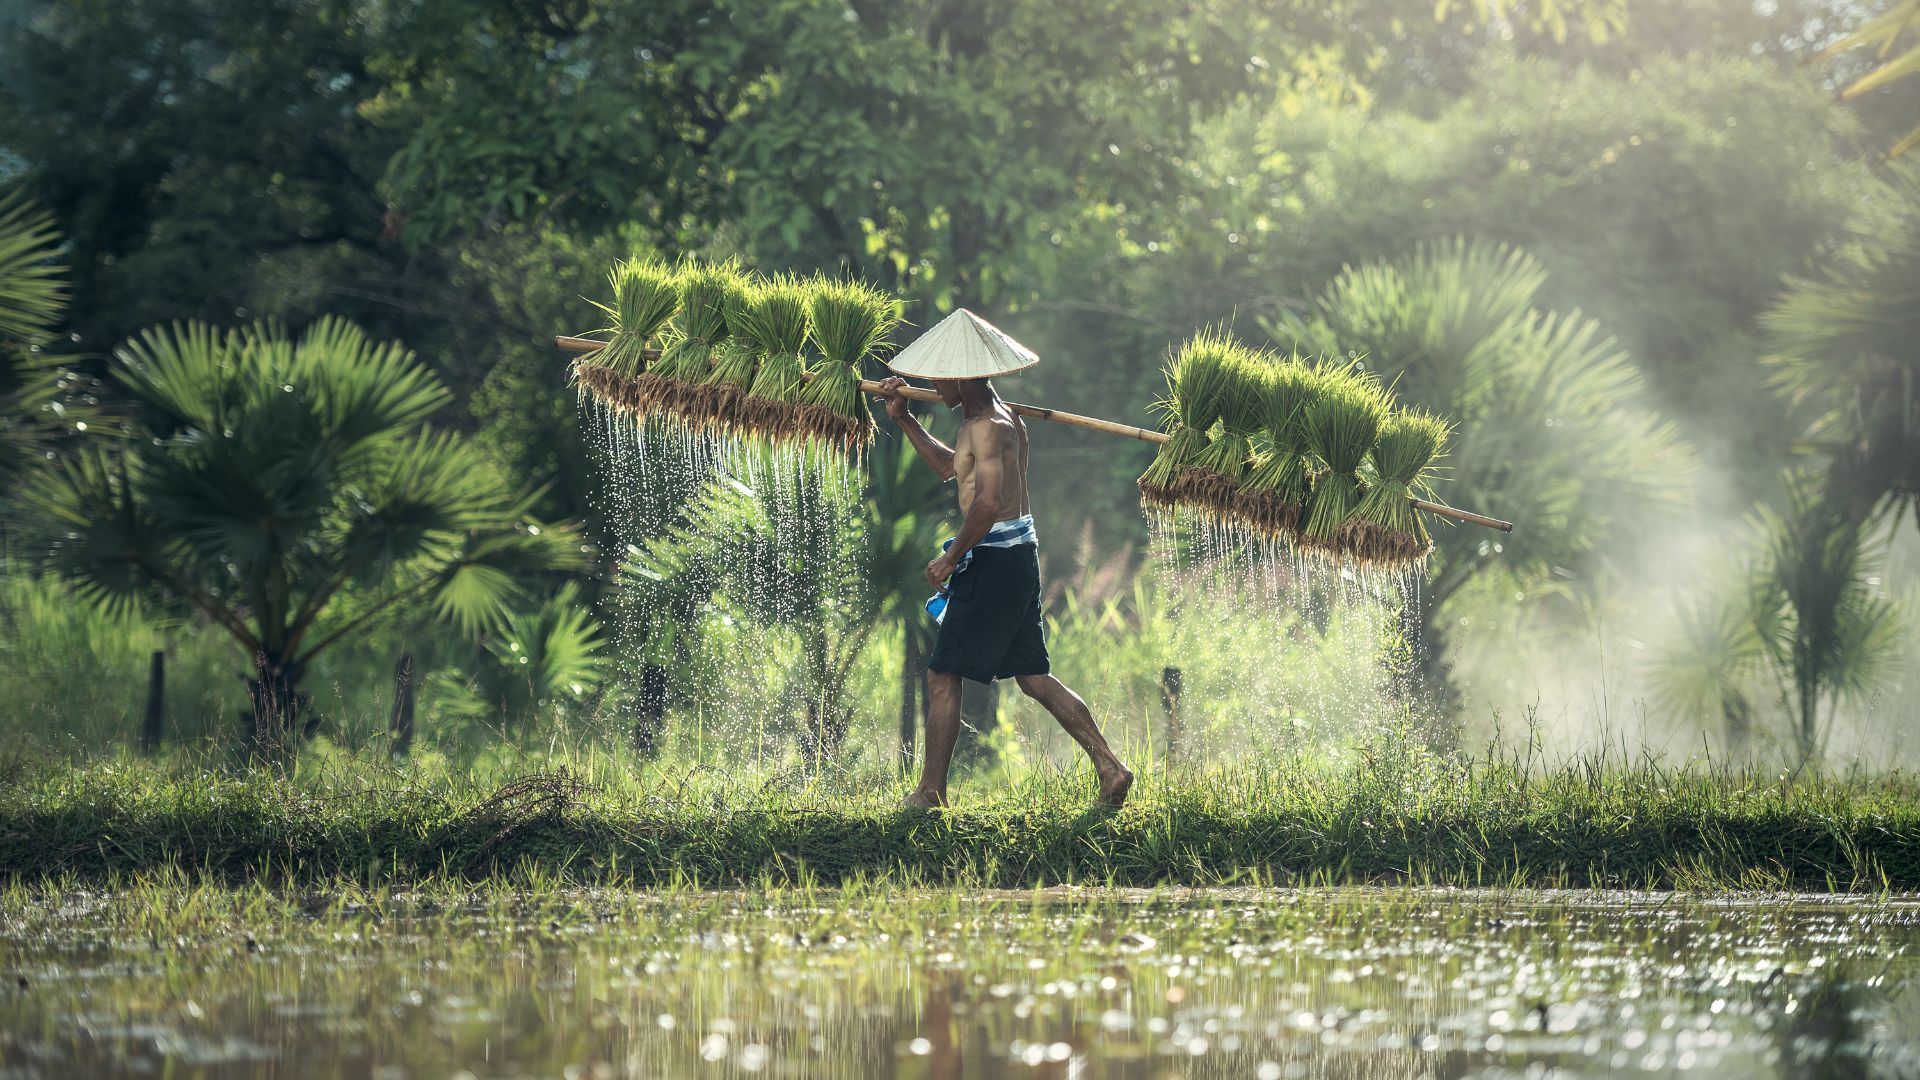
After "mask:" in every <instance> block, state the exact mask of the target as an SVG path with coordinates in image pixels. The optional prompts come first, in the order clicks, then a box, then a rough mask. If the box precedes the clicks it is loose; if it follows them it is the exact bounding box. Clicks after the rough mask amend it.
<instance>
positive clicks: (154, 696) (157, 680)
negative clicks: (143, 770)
mask: <svg viewBox="0 0 1920 1080" xmlns="http://www.w3.org/2000/svg"><path fill="white" fill-rule="evenodd" d="M166 702H167V654H166V653H165V652H163V651H161V650H159V649H155V650H153V661H152V663H150V664H148V665H147V712H146V716H145V717H144V718H143V719H142V720H141V723H140V752H141V753H143V754H152V753H154V752H156V751H158V750H159V749H160V738H161V736H162V735H164V734H165V733H166Z"/></svg>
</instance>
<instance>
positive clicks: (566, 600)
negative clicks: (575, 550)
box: [437, 581, 604, 743]
mask: <svg viewBox="0 0 1920 1080" xmlns="http://www.w3.org/2000/svg"><path fill="white" fill-rule="evenodd" d="M602 645H603V641H602V638H601V636H600V623H599V622H598V621H597V620H596V619H595V618H594V617H593V609H592V607H591V605H589V604H588V603H587V602H586V599H585V597H584V596H583V595H582V593H581V591H580V586H579V585H578V584H577V583H575V582H571V581H569V582H567V583H566V584H565V585H562V586H561V587H560V588H559V589H558V590H557V591H556V592H555V593H554V594H553V595H552V596H549V597H548V598H547V599H546V600H545V601H543V602H542V603H540V604H539V605H537V606H534V607H532V608H528V609H524V610H515V611H512V612H509V613H508V614H507V616H506V617H505V619H503V620H502V621H501V624H500V625H499V626H498V627H497V628H495V629H494V630H492V631H490V632H489V633H488V634H487V635H486V640H485V641H483V642H482V643H481V645H480V647H479V649H478V650H476V651H477V652H479V653H480V656H479V657H478V658H477V660H478V662H477V663H475V664H474V665H473V666H472V667H471V668H470V669H469V671H468V672H467V673H466V674H465V675H464V676H455V675H443V676H440V677H439V678H438V679H437V681H438V683H439V685H440V687H441V688H442V689H444V690H446V691H448V693H447V695H446V696H447V698H448V699H450V702H451V708H450V709H448V710H447V711H449V712H452V713H455V714H457V715H460V716H462V717H463V718H466V719H468V720H474V721H482V722H485V723H487V724H488V725H489V728H490V730H491V731H493V732H495V733H498V734H503V735H505V736H507V737H509V738H512V739H516V740H519V741H521V742H522V743H524V742H525V740H526V737H527V736H528V735H529V734H531V733H532V731H533V722H534V721H535V720H536V719H538V718H539V717H541V716H543V715H545V716H550V715H552V714H553V713H554V712H555V711H557V710H560V709H563V708H565V707H568V706H576V705H579V706H584V705H585V704H587V703H588V702H590V701H591V700H592V698H593V696H594V693H595V691H597V690H598V689H599V688H600V686H601V684H602V681H603V678H604V663H603V658H602V655H601V648H602Z"/></svg>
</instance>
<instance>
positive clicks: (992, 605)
mask: <svg viewBox="0 0 1920 1080" xmlns="http://www.w3.org/2000/svg"><path fill="white" fill-rule="evenodd" d="M1037 362H1038V358H1037V357H1035V356H1034V355H1033V354H1032V353H1031V352H1029V351H1028V350H1026V349H1025V348H1024V347H1023V346H1021V345H1019V344H1018V343H1017V342H1014V341H1013V339H1011V338H1009V337H1007V336H1006V335H1005V334H1002V333H1001V332H1000V331H999V330H997V329H995V328H994V327H993V326H991V325H990V324H988V323H987V322H986V321H985V320H983V319H980V318H979V317H978V316H976V315H974V314H973V313H972V312H969V311H967V310H965V309H964V308H963V309H961V310H959V311H956V312H954V314H953V315H952V316H949V317H948V318H947V320H946V321H944V322H942V323H941V324H940V325H939V326H937V327H935V328H934V329H933V330H930V331H928V332H927V334H925V335H923V336H922V338H921V339H920V341H917V342H915V343H914V344H913V345H912V346H909V347H908V348H907V349H906V350H904V351H902V352H901V353H900V355H899V356H897V357H895V358H894V360H893V362H892V363H891V364H890V365H889V366H891V367H892V368H893V369H894V370H895V371H896V372H900V373H902V374H907V375H915V376H918V377H921V378H926V379H929V380H931V381H932V382H933V385H934V387H935V389H936V390H937V391H938V392H939V394H940V400H941V402H942V403H943V404H945V405H946V406H947V408H949V409H954V408H958V409H960V410H961V411H962V413H963V415H964V417H965V419H964V420H962V422H961V424H960V434H959V437H957V438H956V439H955V440H954V444H953V446H951V447H949V446H947V445H946V444H945V443H942V442H941V441H940V440H938V439H936V438H934V437H933V436H932V435H929V434H928V433H927V430H926V429H925V428H923V427H921V426H920V422H919V421H918V420H916V419H914V416H913V414H912V413H911V412H909V411H908V409H907V398H906V397H904V396H903V395H902V394H901V390H902V389H904V388H905V387H906V386H907V382H906V380H905V379H902V378H899V377H898V376H895V377H894V378H890V379H888V380H886V381H885V382H883V383H881V384H880V389H881V391H882V393H883V394H884V396H885V397H886V402H887V415H888V416H890V417H892V418H893V420H894V422H895V423H896V424H899V425H900V430H901V431H903V432H905V433H906V436H907V438H908V440H909V441H911V442H912V443H913V448H914V450H916V451H917V452H918V453H919V454H920V459H921V460H922V461H925V462H926V463H927V465H928V466H929V467H930V468H932V469H933V471H934V472H936V473H939V474H940V476H941V477H942V478H944V479H948V480H955V481H957V482H958V487H959V496H960V512H961V515H962V517H963V520H962V522H961V525H960V531H959V533H958V534H957V535H956V536H955V537H954V538H953V539H952V540H951V541H949V542H948V545H947V549H946V550H945V551H944V552H942V553H941V555H940V556H939V557H938V558H936V559H934V560H933V561H932V562H930V563H928V564H927V582H928V584H930V585H932V586H933V587H934V588H935V589H937V590H939V591H940V595H939V596H936V597H935V599H934V600H933V601H930V602H929V605H928V607H929V610H930V611H934V610H940V614H939V616H938V617H939V618H940V633H939V637H938V639H937V641H936V643H935V644H934V647H933V655H932V656H931V657H929V658H928V661H927V691H928V694H927V697H928V709H927V739H926V763H925V767H924V769H923V771H922V773H921V777H920V784H919V786H918V787H916V788H915V789H914V791H913V794H911V795H909V796H908V797H907V805H908V806H920V807H937V806H945V805H946V802H947V768H948V765H949V764H950V763H951V762H952V760H953V746H954V742H955V741H956V740H957V739H958V738H959V735H960V683H961V679H962V678H968V679H974V680H976V681H979V682H992V681H993V680H994V679H1007V678H1010V679H1012V680H1014V682H1015V684H1016V685H1018V686H1019V687H1020V692H1021V693H1023V694H1025V695H1027V696H1028V697H1030V698H1032V699H1033V700H1035V701H1037V702H1039V703H1040V704H1041V706H1043V707H1044V708H1045V709H1046V710H1047V711H1048V712H1049V713H1052V714H1053V718H1054V719H1055V720H1058V721H1059V722H1060V726H1061V727H1063V728H1065V729H1066V731H1067V734H1069V735H1071V736H1073V739H1074V741H1075V742H1077V743H1079V744H1080V746H1081V748H1082V749H1084V750H1085V751H1086V752H1087V757H1089V758H1091V759H1092V761H1093V768H1094V772H1095V773H1096V774H1097V775H1098V778H1099V785H1100V786H1099V800H1100V802H1101V803H1102V804H1103V805H1105V806H1109V807H1116V808H1117V807H1119V806H1120V805H1121V804H1122V803H1124V802H1126V799H1127V791H1128V789H1129V788H1131V787H1132V786H1133V773H1132V772H1130V771H1128V769H1127V767H1126V766H1125V765H1123V764H1121V763H1120V759H1119V758H1118V757H1115V756H1114V753H1113V750H1112V749H1111V748H1109V747H1108V746H1107V740H1106V739H1105V738H1104V737H1102V736H1101V734H1100V728H1099V727H1098V726H1097V725H1096V724H1095V723H1094V720H1093V714H1092V712H1090V711H1089V710H1088V709H1087V703H1086V702H1085V701H1083V700H1081V698H1080V695H1078V694H1076V693H1074V692H1073V691H1072V690H1070V689H1068V688H1067V686H1066V685H1065V684H1064V683H1062V682H1061V681H1060V680H1059V679H1056V678H1054V677H1053V675H1052V674H1051V672H1050V665H1049V662H1048V659H1047V643H1046V633H1045V628H1044V626H1043V623H1042V612H1041V605H1040V562H1039V547H1038V542H1037V540H1036V538H1035V534H1034V530H1033V512H1032V507H1031V506H1030V505H1029V502H1028V498H1027V429H1026V425H1025V424H1023V423H1022V422H1021V420H1020V418H1019V417H1018V416H1016V415H1014V414H1013V412H1012V410H1010V409H1008V408H1007V405H1006V403H1005V402H1003V401H1001V400H1000V395H999V394H997V393H995V392H994V388H993V383H992V382H990V381H989V378H990V376H992V375H998V374H1008V373H1009V372H1011V371H1017V370H1020V369H1021V368H1024V367H1030V366H1032V365H1033V364H1034V363H1037Z"/></svg>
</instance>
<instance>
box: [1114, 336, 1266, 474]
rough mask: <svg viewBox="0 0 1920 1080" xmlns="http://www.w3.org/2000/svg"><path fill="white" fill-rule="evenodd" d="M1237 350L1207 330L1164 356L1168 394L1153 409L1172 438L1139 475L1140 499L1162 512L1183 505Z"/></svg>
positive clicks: (1229, 381) (1227, 389)
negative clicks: (1187, 479)
mask: <svg viewBox="0 0 1920 1080" xmlns="http://www.w3.org/2000/svg"><path fill="white" fill-rule="evenodd" d="M1242 350H1243V346H1241V345H1240V344H1239V343H1238V342H1236V341H1234V340H1233V339H1232V338H1230V337H1228V336H1227V335H1226V333H1225V331H1223V330H1220V329H1219V328H1217V327H1208V328H1207V329H1205V330H1202V331H1200V332H1199V333H1198V334H1195V335H1194V336H1193V337H1192V338H1190V339H1189V340H1188V341H1187V342H1186V344H1184V345H1182V346H1181V347H1180V348H1179V349H1178V350H1177V351H1175V352H1173V353H1172V354H1171V355H1169V356H1168V358H1167V367H1166V371H1167V396H1166V398H1165V400H1163V401H1161V402H1159V403H1158V406H1157V407H1158V408H1159V409H1160V410H1161V411H1162V412H1163V413H1165V414H1166V416H1167V418H1168V421H1169V422H1170V424H1171V427H1170V429H1169V431H1168V434H1169V435H1170V436H1171V440H1170V441H1168V442H1166V443H1163V444H1162V445H1161V447H1160V452H1159V453H1158V454H1155V455H1154V458H1153V463H1152V464H1150V465H1148V466H1147V471H1146V472H1144V473H1142V474H1140V481H1139V485H1140V498H1141V499H1142V500H1144V501H1146V502H1147V503H1149V504H1151V505H1155V506H1160V507H1164V508H1167V509H1173V508H1175V507H1178V506H1181V505H1183V504H1184V503H1185V501H1186V499H1185V496H1186V492H1185V490H1184V489H1183V488H1182V486H1181V481H1182V478H1183V477H1185V476H1186V475H1187V474H1188V473H1189V472H1190V471H1191V470H1192V469H1193V466H1194V463H1195V462H1196V461H1198V460H1199V458H1200V455H1201V454H1202V453H1204V452H1205V451H1206V449H1207V445H1208V444H1207V432H1208V430H1209V429H1211V428H1212V427H1213V426H1214V424H1216V423H1218V422H1219V420H1220V413H1221V410H1222V408H1223V407H1224V399H1225V397H1226V395H1227V394H1228V393H1229V392H1231V390H1230V388H1231V387H1232V385H1233V381H1234V376H1233V368H1234V367H1235V365H1236V364H1238V363H1239V362H1240V353H1241V352H1242Z"/></svg>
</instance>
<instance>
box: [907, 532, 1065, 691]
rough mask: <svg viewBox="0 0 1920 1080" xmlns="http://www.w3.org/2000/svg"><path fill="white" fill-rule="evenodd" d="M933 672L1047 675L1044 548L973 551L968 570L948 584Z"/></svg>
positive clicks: (985, 676) (978, 676)
mask: <svg viewBox="0 0 1920 1080" xmlns="http://www.w3.org/2000/svg"><path fill="white" fill-rule="evenodd" d="M927 667H928V668H929V669H930V670H933V671H944V672H950V673H955V674H958V675H960V676H962V677H964V678H968V679H972V680H974V681H975V682H992V681H993V680H995V679H1011V678H1014V677H1016V676H1019V675H1045V674H1047V673H1049V672H1050V671H1051V670H1052V666H1051V664H1050V663H1049V662H1048V660H1047V629H1046V626H1045V625H1044V622H1043V619H1042V616H1041V612H1040V546H1039V545H1038V544H1021V545H1020V546H1019V547H1010V548H989V547H977V548H974V549H973V558H972V559H971V560H970V561H969V562H968V563H967V568H966V569H965V570H962V571H960V572H959V573H957V574H955V575H953V582H952V583H951V585H949V586H948V594H947V617H946V619H945V620H943V621H942V622H941V623H940V636H939V637H938V638H937V639H936V640H935V641H934V644H933V655H932V656H930V657H928V658H927Z"/></svg>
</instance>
